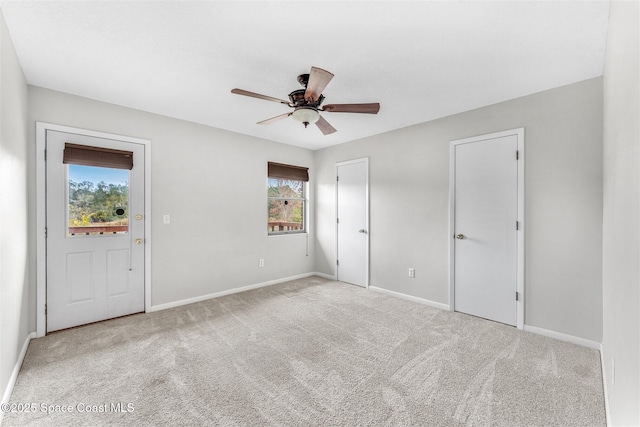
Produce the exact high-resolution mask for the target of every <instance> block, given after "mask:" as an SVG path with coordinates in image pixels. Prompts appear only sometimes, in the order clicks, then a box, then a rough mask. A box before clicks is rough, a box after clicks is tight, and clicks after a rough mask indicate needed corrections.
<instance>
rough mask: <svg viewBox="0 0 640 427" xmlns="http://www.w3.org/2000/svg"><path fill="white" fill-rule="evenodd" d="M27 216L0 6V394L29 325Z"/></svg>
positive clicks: (19, 77)
mask: <svg viewBox="0 0 640 427" xmlns="http://www.w3.org/2000/svg"><path fill="white" fill-rule="evenodd" d="M26 218H27V84H26V82H25V79H24V75H23V73H22V69H21V68H20V64H19V63H18V59H17V57H16V53H15V50H14V48H13V44H12V42H11V38H10V36H9V33H8V32H7V27H6V24H5V22H4V17H3V16H2V11H1V10H0V395H1V394H4V392H5V390H6V388H7V384H8V382H9V379H10V377H11V373H12V371H13V368H14V366H15V364H16V362H17V361H18V357H19V355H20V351H21V349H22V346H23V344H24V342H25V340H26V338H27V336H28V334H29V331H30V330H31V329H29V320H28V319H29V317H28V314H29V306H28V296H29V287H28V280H29V279H28V275H27V240H28V239H27V236H28V233H29V232H28V229H27V220H26ZM3 402H4V400H3ZM1 416H2V415H1V414H0V418H1Z"/></svg>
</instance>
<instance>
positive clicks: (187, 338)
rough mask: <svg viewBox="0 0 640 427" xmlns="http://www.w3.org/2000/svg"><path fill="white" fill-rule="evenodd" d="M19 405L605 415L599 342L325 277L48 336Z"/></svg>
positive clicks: (479, 419) (247, 414)
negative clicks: (588, 343) (588, 344)
mask: <svg viewBox="0 0 640 427" xmlns="http://www.w3.org/2000/svg"><path fill="white" fill-rule="evenodd" d="M11 402H12V403H16V404H33V406H32V407H31V409H35V410H34V411H33V412H21V413H11V412H10V413H6V414H5V417H4V422H3V425H5V426H6V427H9V426H23V425H38V426H66V425H73V426H76V425H77V426H80V425H86V426H99V425H131V426H190V425H221V426H260V425H274V426H377V425H393V426H463V425H464V426H467V425H468V426H485V425H496V426H534V425H537V426H571V425H575V426H602V425H605V415H604V401H603V390H602V376H601V371H600V356H599V353H598V352H597V351H594V350H590V349H587V348H583V347H579V346H576V345H572V344H568V343H565V342H561V341H557V340H554V339H550V338H546V337H543V336H539V335H535V334H531V333H527V332H523V331H520V330H517V329H515V328H512V327H508V326H505V325H501V324H498V323H494V322H490V321H485V320H482V319H478V318H475V317H472V316H467V315H464V314H460V313H452V312H448V311H442V310H438V309H435V308H431V307H428V306H424V305H421V304H417V303H413V302H409V301H405V300H401V299H397V298H394V297H390V296H387V295H383V294H379V293H375V292H372V291H367V290H365V289H362V288H358V287H355V286H351V285H347V284H343V283H339V282H332V281H328V280H325V279H321V278H318V277H310V278H306V279H300V280H296V281H292V282H287V283H282V284H278V285H274V286H269V287H265V288H260V289H256V290H252V291H248V292H244V293H239V294H234V295H229V296H225V297H221V298H217V299H213V300H208V301H204V302H200V303H197V304H191V305H188V306H182V307H178V308H174V309H170V310H164V311H160V312H156V313H150V314H140V315H135V316H129V317H126V318H120V319H115V320H111V321H107V322H102V323H97V324H93V325H88V326H84V327H80V328H75V329H70V330H66V331H62V332H59V333H54V334H51V335H48V336H46V337H44V338H39V339H35V340H33V341H31V344H30V346H29V349H28V351H27V356H26V358H25V361H24V364H23V366H22V370H21V371H20V375H19V377H18V380H17V383H16V386H15V389H14V393H13V396H12V398H11ZM55 405H59V406H58V407H56V406H55ZM47 408H49V409H51V410H52V411H53V412H52V413H49V414H47V413H46V411H44V410H45V409H47ZM63 408H66V409H67V410H69V409H70V412H61V411H62V409H63ZM88 411H92V412H88Z"/></svg>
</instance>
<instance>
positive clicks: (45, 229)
mask: <svg viewBox="0 0 640 427" xmlns="http://www.w3.org/2000/svg"><path fill="white" fill-rule="evenodd" d="M47 237H49V236H48V235H47V227H45V228H44V238H45V239H46V238H47Z"/></svg>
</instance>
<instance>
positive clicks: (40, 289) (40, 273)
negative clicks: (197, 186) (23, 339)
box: [36, 122, 152, 338]
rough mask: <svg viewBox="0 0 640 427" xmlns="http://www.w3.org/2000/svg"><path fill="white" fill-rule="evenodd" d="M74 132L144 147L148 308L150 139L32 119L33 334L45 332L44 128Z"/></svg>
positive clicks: (146, 293)
mask: <svg viewBox="0 0 640 427" xmlns="http://www.w3.org/2000/svg"><path fill="white" fill-rule="evenodd" d="M48 130H51V131H57V132H65V133H75V134H79V135H84V136H90V137H94V138H105V139H113V140H117V141H122V142H127V143H131V144H142V145H143V147H144V217H145V224H144V233H145V245H144V264H145V265H144V311H145V313H148V312H149V311H150V309H151V241H152V240H151V140H148V139H142V138H134V137H130V136H124V135H115V134H111V133H105V132H98V131H93V130H87V129H81V128H76V127H71V126H64V125H56V124H52V123H45V122H36V337H38V338H40V337H43V336H45V335H46V333H47V316H46V314H45V307H46V303H47V239H46V226H47V217H46V214H47V197H46V196H47V193H46V188H47V187H46V185H47V176H46V175H47V174H46V172H47V169H46V161H45V149H46V142H47V131H48Z"/></svg>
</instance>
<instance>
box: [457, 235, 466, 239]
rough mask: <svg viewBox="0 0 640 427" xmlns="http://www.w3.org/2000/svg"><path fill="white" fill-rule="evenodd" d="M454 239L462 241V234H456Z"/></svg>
mask: <svg viewBox="0 0 640 427" xmlns="http://www.w3.org/2000/svg"><path fill="white" fill-rule="evenodd" d="M456 239H459V240H462V239H464V234H456Z"/></svg>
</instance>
